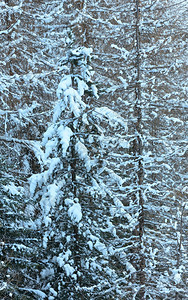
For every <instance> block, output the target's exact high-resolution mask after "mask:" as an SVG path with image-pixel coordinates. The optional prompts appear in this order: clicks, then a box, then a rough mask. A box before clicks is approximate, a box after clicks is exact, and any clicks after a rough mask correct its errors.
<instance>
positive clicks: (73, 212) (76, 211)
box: [68, 203, 82, 223]
mask: <svg viewBox="0 0 188 300" xmlns="http://www.w3.org/2000/svg"><path fill="white" fill-rule="evenodd" d="M68 215H69V217H70V218H71V220H72V221H73V222H76V223H79V222H80V221H81V219H82V209H81V206H80V204H79V203H74V204H73V205H72V206H71V207H70V208H69V210H68Z"/></svg>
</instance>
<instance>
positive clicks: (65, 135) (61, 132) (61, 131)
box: [57, 125, 73, 157]
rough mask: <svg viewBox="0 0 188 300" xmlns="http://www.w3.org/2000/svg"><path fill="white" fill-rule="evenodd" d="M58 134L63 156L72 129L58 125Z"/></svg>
mask: <svg viewBox="0 0 188 300" xmlns="http://www.w3.org/2000/svg"><path fill="white" fill-rule="evenodd" d="M57 133H58V136H59V137H60V139H61V142H60V143H61V145H62V154H63V157H65V156H66V152H67V149H68V147H69V144H70V138H71V136H72V135H73V132H72V130H71V129H70V128H69V127H67V126H66V127H64V126H63V125H61V126H59V128H58V130H57Z"/></svg>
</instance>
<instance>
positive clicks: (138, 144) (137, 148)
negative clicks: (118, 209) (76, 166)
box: [134, 0, 145, 300]
mask: <svg viewBox="0 0 188 300" xmlns="http://www.w3.org/2000/svg"><path fill="white" fill-rule="evenodd" d="M135 17H136V72H137V76H136V85H135V96H136V99H135V107H134V113H135V116H136V124H135V135H136V137H135V143H134V152H135V155H136V159H137V161H138V166H137V187H138V194H137V199H138V204H139V220H138V221H139V252H140V255H139V256H140V258H139V281H140V285H141V288H140V291H139V299H140V300H142V299H144V293H145V288H144V285H145V273H144V268H145V258H144V254H143V245H142V244H143V233H144V198H143V192H142V183H143V176H144V170H143V162H142V151H143V145H142V129H141V125H142V108H141V86H140V61H141V57H140V28H139V23H140V0H136V14H135Z"/></svg>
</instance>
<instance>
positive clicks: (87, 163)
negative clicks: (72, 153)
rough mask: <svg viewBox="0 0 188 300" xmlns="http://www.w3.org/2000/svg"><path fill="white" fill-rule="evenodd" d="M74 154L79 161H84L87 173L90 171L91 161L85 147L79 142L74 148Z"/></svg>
mask: <svg viewBox="0 0 188 300" xmlns="http://www.w3.org/2000/svg"><path fill="white" fill-rule="evenodd" d="M75 149H76V152H77V153H78V155H79V157H80V159H82V160H84V162H85V166H86V170H87V171H88V172H89V171H90V169H91V161H90V158H89V155H88V150H87V148H86V146H85V145H84V144H83V143H81V142H80V141H79V142H78V143H77V144H76V146H75Z"/></svg>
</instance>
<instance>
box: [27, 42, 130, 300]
mask: <svg viewBox="0 0 188 300" xmlns="http://www.w3.org/2000/svg"><path fill="white" fill-rule="evenodd" d="M91 52H92V51H91V49H90V48H77V49H75V50H70V52H69V53H68V59H67V60H68V63H69V65H70V74H67V75H64V76H63V77H62V79H61V81H60V83H59V86H58V89H57V97H58V99H59V100H58V102H57V103H56V105H55V108H54V113H53V121H52V123H50V124H49V127H48V129H47V131H46V132H45V133H44V136H43V140H42V143H41V148H40V149H39V150H40V151H39V152H38V153H39V158H40V160H41V168H42V171H41V173H39V174H34V175H32V177H31V178H30V191H31V195H32V197H34V199H35V201H36V202H37V201H38V211H39V213H38V218H37V220H36V224H38V228H39V230H40V231H41V240H42V244H41V249H40V251H41V253H42V262H43V264H44V268H43V269H42V270H41V272H40V281H41V290H42V291H43V292H44V293H46V294H47V295H48V296H50V297H51V298H50V299H56V298H58V299H82V298H83V299H84V297H89V298H90V299H94V297H95V296H97V295H98V296H102V295H105V296H104V297H105V299H110V297H112V296H113V295H116V293H117V294H118V293H119V291H118V288H117V286H118V281H117V284H116V283H115V282H116V280H118V276H117V273H118V267H117V262H118V261H117V259H115V258H113V259H112V257H113V256H114V253H115V243H114V244H113V243H111V242H110V241H111V240H113V239H114V238H115V236H116V229H115V226H114V225H113V224H112V222H111V218H112V217H113V216H114V210H117V209H118V210H120V209H121V207H120V205H119V202H120V201H119V202H118V197H117V195H116V194H115V190H114V189H113V188H112V186H113V185H114V186H117V189H118V187H120V186H121V185H122V179H121V177H120V176H119V175H118V172H117V174H116V172H115V171H114V170H112V169H111V168H110V164H109V162H108V159H106V156H107V152H108V151H111V150H113V151H114V153H115V150H114V149H115V148H116V147H117V141H118V140H119V139H120V136H116V135H115V133H114V136H113V134H112V133H111V136H107V135H106V132H107V129H106V128H108V127H111V130H112V129H114V128H116V129H118V131H119V130H120V128H121V129H124V131H126V122H125V121H124V120H123V118H122V117H121V116H120V115H118V114H117V113H115V112H113V111H112V110H111V109H109V108H107V107H95V103H94V102H95V100H94V97H95V98H98V96H97V89H96V87H95V85H94V84H93V82H92V81H91V75H92V69H91V66H90V65H89V61H90V55H91ZM91 95H93V96H91ZM121 142H122V143H123V138H121ZM114 202H115V203H116V205H115V204H114Z"/></svg>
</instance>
